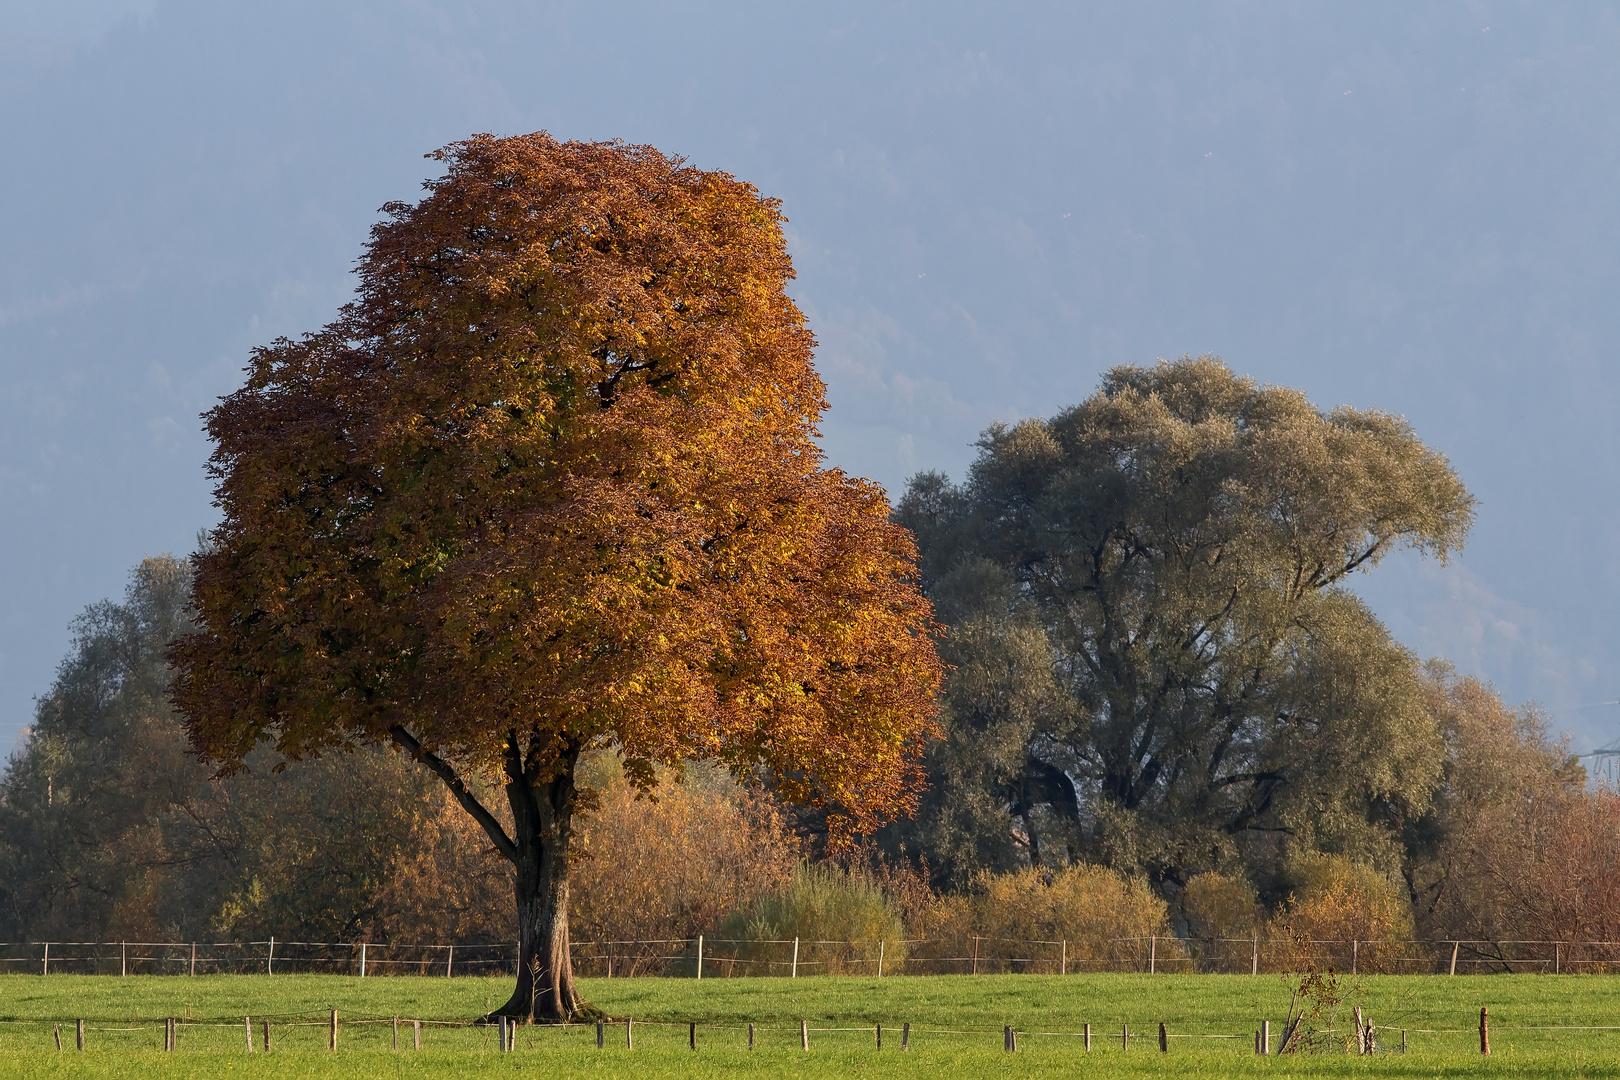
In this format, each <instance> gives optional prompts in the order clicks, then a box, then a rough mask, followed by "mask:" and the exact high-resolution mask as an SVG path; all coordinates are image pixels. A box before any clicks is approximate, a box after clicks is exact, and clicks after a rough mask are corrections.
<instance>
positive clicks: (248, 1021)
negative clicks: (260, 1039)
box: [242, 1016, 253, 1054]
mask: <svg viewBox="0 0 1620 1080" xmlns="http://www.w3.org/2000/svg"><path fill="white" fill-rule="evenodd" d="M242 1032H243V1034H245V1035H246V1036H247V1052H248V1053H250V1054H251V1053H253V1017H251V1016H244V1017H242Z"/></svg>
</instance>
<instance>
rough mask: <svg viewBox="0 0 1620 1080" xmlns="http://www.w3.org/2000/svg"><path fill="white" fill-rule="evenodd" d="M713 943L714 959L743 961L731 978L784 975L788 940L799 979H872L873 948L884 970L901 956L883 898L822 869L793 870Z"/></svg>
mask: <svg viewBox="0 0 1620 1080" xmlns="http://www.w3.org/2000/svg"><path fill="white" fill-rule="evenodd" d="M716 936H717V937H718V938H719V939H720V940H719V941H717V942H716V943H715V944H716V950H715V952H714V954H713V955H714V956H716V957H717V958H719V957H725V956H728V955H734V956H736V957H738V958H740V959H743V960H747V961H750V963H748V964H747V965H744V966H742V969H741V970H739V971H738V974H744V973H746V974H757V975H785V974H787V971H788V969H787V964H788V963H790V962H791V956H792V954H791V952H790V951H789V948H788V947H787V945H786V944H785V943H787V942H791V941H792V940H793V939H795V938H797V939H799V954H798V956H799V971H800V974H815V975H837V974H846V973H854V974H859V973H864V972H868V971H870V972H872V973H876V971H877V966H876V965H877V960H878V956H879V943H880V942H881V943H882V955H883V959H884V961H885V962H886V963H887V964H893V965H894V967H893V969H892V970H895V971H898V970H900V968H901V964H902V963H903V961H904V960H905V955H906V947H905V934H904V930H903V928H902V926H901V925H900V916H899V914H898V913H897V912H896V911H895V909H894V905H893V904H892V903H890V902H889V899H888V897H887V896H885V895H884V893H883V890H882V889H880V888H879V887H878V886H877V884H876V883H875V882H873V881H872V880H871V878H870V877H868V876H866V875H864V874H860V873H846V872H844V871H842V870H838V869H836V868H833V867H828V866H811V865H801V866H800V867H799V868H798V869H797V870H796V871H794V874H793V879H792V880H791V881H790V882H788V884H787V886H786V887H785V888H781V889H778V890H775V891H773V892H768V893H765V894H764V895H762V896H759V897H756V898H755V899H754V901H753V902H752V903H751V904H748V905H747V906H745V907H743V908H742V909H741V910H739V911H737V912H736V913H735V914H733V915H732V916H731V917H730V918H729V919H727V920H726V921H725V922H724V923H723V924H722V925H721V927H720V931H719V933H718V934H717V935H716ZM721 966H722V968H724V967H725V965H724V963H723V962H722V964H721Z"/></svg>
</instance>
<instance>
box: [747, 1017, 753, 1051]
mask: <svg viewBox="0 0 1620 1080" xmlns="http://www.w3.org/2000/svg"><path fill="white" fill-rule="evenodd" d="M753 1048H754V1024H753V1022H752V1021H749V1024H748V1049H750V1050H752V1049H753Z"/></svg>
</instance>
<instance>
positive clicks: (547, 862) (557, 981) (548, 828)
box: [490, 740, 587, 1023]
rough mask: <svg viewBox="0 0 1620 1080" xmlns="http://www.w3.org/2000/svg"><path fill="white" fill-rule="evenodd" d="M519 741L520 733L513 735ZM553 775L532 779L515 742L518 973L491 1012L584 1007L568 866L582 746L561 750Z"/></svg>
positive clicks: (544, 1012)
mask: <svg viewBox="0 0 1620 1080" xmlns="http://www.w3.org/2000/svg"><path fill="white" fill-rule="evenodd" d="M514 741H515V740H514ZM561 758H562V760H561V761H560V762H559V765H558V767H557V772H556V775H555V776H554V777H553V778H552V779H550V780H548V781H544V782H540V783H535V782H533V777H532V770H530V769H525V768H523V762H522V760H521V758H519V757H518V755H517V752H516V750H515V749H513V750H511V751H509V761H508V765H507V783H506V798H507V801H508V802H509V803H510V804H511V807H512V821H513V824H514V829H513V831H514V832H515V833H516V835H515V836H514V837H513V838H512V839H513V841H514V846H515V847H516V848H517V853H516V856H517V857H516V858H514V859H513V860H512V861H513V864H514V866H515V867H516V869H517V874H516V883H517V885H516V887H517V916H518V976H517V987H516V988H515V989H514V990H513V991H512V997H511V998H510V999H509V1000H508V1001H507V1003H506V1004H505V1005H502V1006H501V1007H500V1008H499V1009H496V1010H495V1011H494V1012H493V1013H491V1014H490V1015H491V1016H509V1017H515V1018H517V1019H519V1020H521V1021H523V1022H524V1023H529V1022H531V1021H533V1020H535V1019H536V1018H539V1019H544V1020H573V1019H576V1018H578V1017H579V1016H580V1015H582V1014H583V1013H584V1012H585V1011H586V1010H587V1007H586V1005H585V1002H584V1001H583V1000H582V999H581V998H580V996H579V993H578V991H577V990H576V989H575V987H574V963H573V956H572V953H571V951H570V947H569V939H568V868H569V854H570V851H569V849H570V847H571V846H572V842H573V836H574V806H575V802H576V799H577V795H578V790H577V788H576V787H575V785H574V769H575V766H576V765H577V763H578V761H579V751H578V749H575V748H570V749H569V750H567V751H566V752H565V753H564V754H562V755H561Z"/></svg>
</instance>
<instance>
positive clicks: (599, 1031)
mask: <svg viewBox="0 0 1620 1080" xmlns="http://www.w3.org/2000/svg"><path fill="white" fill-rule="evenodd" d="M602 1042H603V1032H602V1021H600V1020H598V1021H597V1022H596V1048H597V1049H598V1050H600V1049H602Z"/></svg>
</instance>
